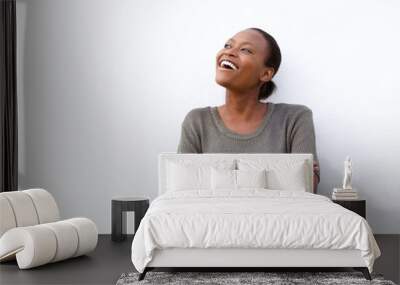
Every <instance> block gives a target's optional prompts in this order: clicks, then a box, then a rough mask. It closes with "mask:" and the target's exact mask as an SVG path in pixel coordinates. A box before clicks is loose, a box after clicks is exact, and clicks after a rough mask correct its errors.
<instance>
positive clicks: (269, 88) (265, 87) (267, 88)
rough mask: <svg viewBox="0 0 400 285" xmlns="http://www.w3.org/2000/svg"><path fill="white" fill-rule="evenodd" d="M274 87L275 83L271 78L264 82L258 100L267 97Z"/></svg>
mask: <svg viewBox="0 0 400 285" xmlns="http://www.w3.org/2000/svg"><path fill="white" fill-rule="evenodd" d="M275 89H276V85H275V83H274V82H273V81H272V80H270V81H267V82H265V83H264V84H263V85H261V89H260V95H259V96H258V100H263V99H267V98H268V97H269V96H271V94H272V93H273V92H274V90H275Z"/></svg>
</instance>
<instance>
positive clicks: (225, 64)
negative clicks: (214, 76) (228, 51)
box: [219, 59, 238, 70]
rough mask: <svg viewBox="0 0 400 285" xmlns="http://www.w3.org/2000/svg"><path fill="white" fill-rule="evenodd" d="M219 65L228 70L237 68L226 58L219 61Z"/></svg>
mask: <svg viewBox="0 0 400 285" xmlns="http://www.w3.org/2000/svg"><path fill="white" fill-rule="evenodd" d="M219 67H221V68H223V69H229V70H238V67H237V66H236V65H235V64H234V63H233V62H231V61H229V60H226V59H224V60H222V61H221V62H220V64H219Z"/></svg>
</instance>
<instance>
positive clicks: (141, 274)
mask: <svg viewBox="0 0 400 285" xmlns="http://www.w3.org/2000/svg"><path fill="white" fill-rule="evenodd" d="M147 271H148V269H147V267H145V269H144V270H143V272H142V273H140V274H139V278H138V281H142V280H143V279H144V277H145V276H146V273H147Z"/></svg>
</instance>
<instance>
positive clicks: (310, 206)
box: [132, 189, 380, 272]
mask: <svg viewBox="0 0 400 285" xmlns="http://www.w3.org/2000/svg"><path fill="white" fill-rule="evenodd" d="M169 247H179V248H188V247H195V248H303V249H304V248H307V249H311V248H316V249H358V250H360V251H361V256H362V257H363V259H364V260H365V264H366V266H367V267H368V269H369V271H370V272H372V267H373V263H374V260H375V259H376V258H377V257H379V256H380V250H379V248H378V246H377V244H376V241H375V239H374V237H373V235H372V231H371V229H370V227H369V225H368V223H367V221H366V220H365V219H364V218H362V217H360V216H359V215H357V214H355V213H353V212H351V211H349V210H347V209H344V208H342V207H341V206H339V205H337V204H335V203H333V202H332V201H331V200H330V199H328V198H327V197H325V196H321V195H316V194H311V193H308V192H299V191H280V190H266V189H264V190H261V189H241V190H238V191H229V190H227V191H221V190H218V192H212V191H205V190H203V191H201V190H186V191H177V192H169V193H165V194H163V195H161V196H159V197H157V198H156V199H155V200H154V201H153V202H152V203H151V205H150V207H149V210H148V211H147V213H146V215H145V217H144V218H143V220H142V221H141V223H140V226H139V228H138V229H137V232H136V234H135V237H134V239H133V242H132V262H133V265H134V266H135V268H136V269H137V270H138V271H139V272H143V270H144V268H145V267H146V265H147V264H148V263H149V262H150V261H151V259H152V256H153V252H154V249H156V248H158V249H163V248H169Z"/></svg>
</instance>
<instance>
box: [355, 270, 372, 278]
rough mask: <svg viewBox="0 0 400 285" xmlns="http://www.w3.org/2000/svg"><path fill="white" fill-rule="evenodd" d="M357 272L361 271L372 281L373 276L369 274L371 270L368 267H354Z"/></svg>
mask: <svg viewBox="0 0 400 285" xmlns="http://www.w3.org/2000/svg"><path fill="white" fill-rule="evenodd" d="M354 269H355V270H357V271H361V272H362V274H363V275H364V277H365V279H367V280H372V278H371V275H370V274H369V270H368V268H367V267H354Z"/></svg>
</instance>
